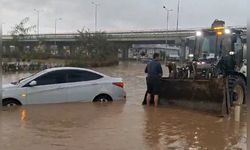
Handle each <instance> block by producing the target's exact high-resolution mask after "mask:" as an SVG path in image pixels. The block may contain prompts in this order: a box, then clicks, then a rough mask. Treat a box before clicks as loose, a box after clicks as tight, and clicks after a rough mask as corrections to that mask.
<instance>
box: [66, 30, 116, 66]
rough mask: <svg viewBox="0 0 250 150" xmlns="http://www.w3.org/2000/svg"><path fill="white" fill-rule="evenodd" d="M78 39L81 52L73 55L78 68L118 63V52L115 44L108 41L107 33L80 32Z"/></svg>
mask: <svg viewBox="0 0 250 150" xmlns="http://www.w3.org/2000/svg"><path fill="white" fill-rule="evenodd" d="M78 33H79V35H78V36H76V39H77V41H78V43H79V45H80V46H79V50H78V51H75V52H74V53H71V56H70V57H71V58H72V59H74V60H75V61H74V62H75V63H76V64H77V66H79V65H80V66H81V65H83V66H86V65H92V66H102V65H110V64H114V63H117V62H118V51H117V49H116V48H115V46H114V44H113V43H112V42H110V41H108V38H109V35H107V34H106V33H105V32H94V33H91V32H90V31H89V30H85V29H82V30H78Z"/></svg>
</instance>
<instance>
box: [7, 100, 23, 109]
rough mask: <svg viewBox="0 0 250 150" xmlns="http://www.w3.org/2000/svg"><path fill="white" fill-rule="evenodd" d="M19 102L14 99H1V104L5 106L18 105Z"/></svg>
mask: <svg viewBox="0 0 250 150" xmlns="http://www.w3.org/2000/svg"><path fill="white" fill-rule="evenodd" d="M20 105H21V104H20V102H18V101H17V100H14V99H6V100H3V106H5V107H16V106H20Z"/></svg>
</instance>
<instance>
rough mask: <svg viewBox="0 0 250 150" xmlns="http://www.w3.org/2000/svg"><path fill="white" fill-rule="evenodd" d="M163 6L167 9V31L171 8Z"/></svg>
mask: <svg viewBox="0 0 250 150" xmlns="http://www.w3.org/2000/svg"><path fill="white" fill-rule="evenodd" d="M163 8H164V9H165V10H166V11H167V31H168V24H169V12H171V11H173V9H167V7H166V6H163Z"/></svg>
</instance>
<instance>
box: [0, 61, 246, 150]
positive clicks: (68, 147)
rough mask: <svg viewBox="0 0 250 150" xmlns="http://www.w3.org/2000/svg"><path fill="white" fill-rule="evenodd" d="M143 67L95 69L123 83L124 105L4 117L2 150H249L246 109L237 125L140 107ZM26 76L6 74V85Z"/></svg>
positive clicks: (63, 107)
mask: <svg viewBox="0 0 250 150" xmlns="http://www.w3.org/2000/svg"><path fill="white" fill-rule="evenodd" d="M144 67H145V64H140V63H135V62H133V63H121V64H120V65H119V66H116V67H104V68H94V69H95V70H97V71H100V72H102V73H105V74H108V75H111V76H120V77H122V78H123V79H124V81H125V86H126V91H127V100H126V101H125V102H121V101H120V102H113V103H91V102H90V103H67V104H49V105H29V106H22V107H19V108H16V109H9V110H5V111H1V112H0V135H1V136H0V149H1V150H22V149H23V150H46V149H47V150H52V149H53V150H85V149H86V150H98V149H102V150H118V149H119V150H128V149H129V150H154V149H156V150H158V149H159V150H166V149H180V150H182V149H190V150H193V149H194V150H196V149H208V150H210V149H212V150H213V149H214V150H222V149H246V134H247V132H246V130H247V123H246V109H244V108H243V109H242V110H241V111H242V113H241V116H240V121H239V122H236V121H234V120H235V119H234V115H233V114H232V115H231V116H229V117H225V118H220V117H217V116H214V115H213V114H209V113H203V112H199V111H192V110H190V109H186V108H181V107H174V106H160V107H158V108H154V107H146V106H142V105H141V102H142V99H143V97H144V94H145V89H146V85H145V77H144V73H143V71H144ZM164 70H165V68H164ZM166 72H167V71H165V72H164V74H165V75H166V74H167V73H166ZM27 75H29V73H19V74H5V75H3V83H7V82H10V81H15V80H17V79H18V78H21V77H24V76H27Z"/></svg>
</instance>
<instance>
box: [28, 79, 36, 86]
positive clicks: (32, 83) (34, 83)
mask: <svg viewBox="0 0 250 150" xmlns="http://www.w3.org/2000/svg"><path fill="white" fill-rule="evenodd" d="M29 85H30V86H35V85H37V82H36V81H34V80H33V81H31V82H30V84H29Z"/></svg>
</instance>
